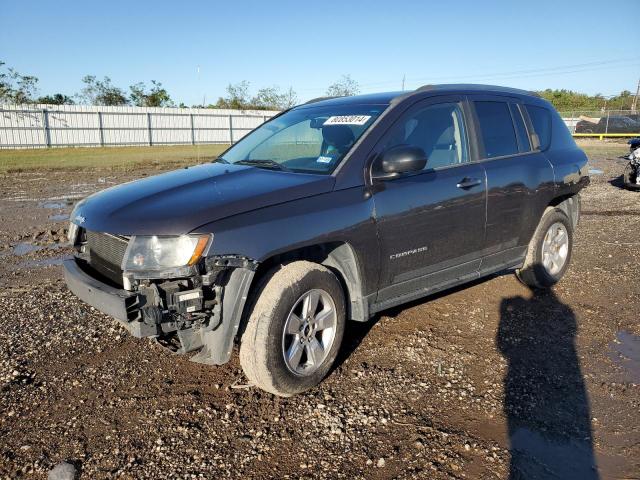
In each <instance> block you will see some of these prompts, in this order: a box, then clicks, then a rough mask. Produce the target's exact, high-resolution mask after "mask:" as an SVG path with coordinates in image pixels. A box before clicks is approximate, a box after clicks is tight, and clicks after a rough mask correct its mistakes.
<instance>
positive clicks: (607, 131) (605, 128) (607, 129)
mask: <svg viewBox="0 0 640 480" xmlns="http://www.w3.org/2000/svg"><path fill="white" fill-rule="evenodd" d="M609 113H610V112H609V111H607V125H606V126H605V127H604V133H605V134H606V133H609Z"/></svg>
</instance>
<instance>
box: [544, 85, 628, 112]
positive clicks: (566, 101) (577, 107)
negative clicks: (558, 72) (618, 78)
mask: <svg viewBox="0 0 640 480" xmlns="http://www.w3.org/2000/svg"><path fill="white" fill-rule="evenodd" d="M537 93H538V94H539V95H540V96H541V97H542V98H544V99H546V100H548V101H549V102H551V104H552V105H553V106H554V107H555V108H556V110H558V111H560V112H571V111H573V112H576V113H578V114H579V113H580V112H581V111H583V112H588V111H596V110H603V109H607V110H624V109H628V108H629V107H630V105H631V101H632V95H631V92H630V91H628V90H624V91H622V92H620V95H614V96H612V97H604V96H603V95H602V94H600V93H596V94H595V95H587V94H585V93H579V92H574V91H571V90H565V89H562V90H552V89H550V88H548V89H546V90H544V91H541V92H537Z"/></svg>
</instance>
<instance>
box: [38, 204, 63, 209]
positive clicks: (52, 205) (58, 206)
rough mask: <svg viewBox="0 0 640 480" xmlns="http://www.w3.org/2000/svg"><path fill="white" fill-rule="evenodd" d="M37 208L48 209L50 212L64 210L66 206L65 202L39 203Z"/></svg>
mask: <svg viewBox="0 0 640 480" xmlns="http://www.w3.org/2000/svg"><path fill="white" fill-rule="evenodd" d="M38 206H39V207H41V208H49V209H51V210H53V209H58V210H59V209H61V208H66V207H67V206H68V204H67V203H66V202H40V203H39V204H38Z"/></svg>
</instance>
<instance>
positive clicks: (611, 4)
mask: <svg viewBox="0 0 640 480" xmlns="http://www.w3.org/2000/svg"><path fill="white" fill-rule="evenodd" d="M639 6H640V2H639V1H638V0H608V1H607V2H602V1H601V0H598V1H595V0H580V1H563V0H553V1H547V0H537V1H535V2H530V1H526V2H525V1H522V2H521V1H516V0H511V1H491V0H486V1H476V0H458V1H448V2H442V1H417V0H416V1H403V0H395V1H389V0H387V1H377V0H369V1H347V0H342V1H333V0H324V1H320V2H317V1H316V2H303V1H242V0H234V1H227V2H216V1H187V0H183V1H181V2H175V1H165V0H157V1H154V2H142V1H119V0H118V1H115V0H109V1H101V2H93V1H86V0H85V1H82V2H80V1H55V2H54V1H43V0H29V1H25V0H20V1H18V0H0V60H2V61H4V62H6V63H7V64H8V66H12V67H14V68H16V69H17V70H18V71H19V72H21V73H23V74H32V75H35V76H37V77H38V78H39V79H40V84H39V86H40V93H41V94H49V93H55V92H62V93H65V94H68V95H71V94H74V93H76V92H78V91H79V90H80V89H81V88H82V82H81V78H82V77H83V76H84V75H87V74H93V75H97V76H98V77H102V76H104V75H108V76H110V77H111V79H112V80H113V82H114V84H116V85H118V86H121V87H123V88H127V87H128V86H129V85H131V84H133V83H136V82H139V81H146V82H149V81H150V80H151V79H154V80H158V81H160V82H162V83H163V85H164V86H165V87H166V88H167V90H168V91H169V93H170V94H171V96H172V97H173V99H174V100H175V101H176V102H185V103H186V104H188V105H191V104H196V103H200V102H202V99H203V96H205V95H206V100H207V102H213V101H215V100H216V99H217V97H218V96H220V95H223V94H224V90H225V86H226V85H227V84H229V83H235V82H239V81H241V80H248V81H249V82H251V86H252V90H254V91H255V90H256V89H258V88H260V87H264V86H272V85H277V86H280V87H282V88H283V89H284V88H288V87H289V86H292V87H293V88H294V90H295V91H296V92H297V93H298V97H299V99H300V100H305V99H308V98H312V97H315V96H320V95H322V94H323V93H324V91H325V90H326V87H327V86H328V85H329V84H331V83H332V82H333V81H335V80H337V79H338V78H339V77H340V76H341V75H342V74H350V75H351V76H352V78H354V79H355V80H356V81H357V82H359V83H360V85H361V90H362V92H374V91H385V90H398V89H400V87H401V82H402V77H403V75H405V76H406V87H407V88H415V87H417V86H419V85H422V84H426V83H445V82H454V83H455V82H465V83H491V84H498V85H509V86H514V87H521V88H528V89H543V88H547V87H549V88H568V89H572V90H577V91H582V92H586V93H590V94H593V93H602V94H604V95H612V94H617V93H619V92H620V91H621V90H623V89H627V90H631V91H633V92H635V88H636V85H637V82H638V78H639V77H640V29H639V28H638V27H637V18H638V7H639ZM198 65H199V66H200V74H198V73H197V67H198Z"/></svg>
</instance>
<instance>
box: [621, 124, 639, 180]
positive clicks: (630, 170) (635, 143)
mask: <svg viewBox="0 0 640 480" xmlns="http://www.w3.org/2000/svg"><path fill="white" fill-rule="evenodd" d="M627 143H628V144H629V157H627V158H628V159H629V163H628V164H627V166H626V167H625V168H624V173H623V174H622V180H623V182H624V186H625V187H626V188H628V189H630V190H640V137H637V138H632V139H631V140H629V141H628V142H627Z"/></svg>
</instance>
